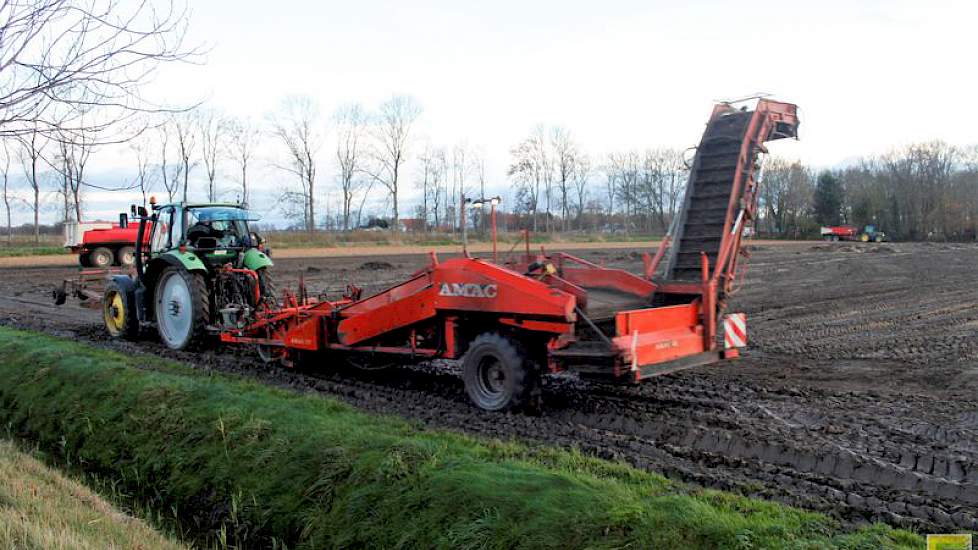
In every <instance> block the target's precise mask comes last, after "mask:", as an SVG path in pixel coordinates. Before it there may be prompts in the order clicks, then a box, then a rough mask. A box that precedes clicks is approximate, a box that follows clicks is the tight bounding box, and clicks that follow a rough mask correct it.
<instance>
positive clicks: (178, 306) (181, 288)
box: [153, 266, 210, 350]
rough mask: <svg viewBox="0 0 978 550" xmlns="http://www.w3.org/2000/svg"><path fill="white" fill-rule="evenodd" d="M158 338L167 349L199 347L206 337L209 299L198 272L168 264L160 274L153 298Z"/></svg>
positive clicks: (204, 282) (205, 283)
mask: <svg viewBox="0 0 978 550" xmlns="http://www.w3.org/2000/svg"><path fill="white" fill-rule="evenodd" d="M153 305H154V308H153V309H154V310H155V311H156V327H157V330H158V331H159V333H160V340H162V341H163V343H164V344H165V345H166V347H168V348H170V349H177V350H180V349H195V348H199V347H200V346H201V344H202V343H203V342H204V340H205V339H206V337H207V320H208V319H209V318H210V301H209V299H208V295H207V282H206V281H205V280H204V276H203V275H201V274H200V273H194V272H190V271H187V270H186V269H184V268H182V267H176V266H173V267H168V268H166V269H165V270H163V273H162V274H161V275H160V279H159V282H158V283H157V284H156V294H155V297H154V304H153Z"/></svg>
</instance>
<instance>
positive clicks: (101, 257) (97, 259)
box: [88, 246, 115, 269]
mask: <svg viewBox="0 0 978 550" xmlns="http://www.w3.org/2000/svg"><path fill="white" fill-rule="evenodd" d="M114 261H115V254H113V253H112V250H110V249H108V248H105V247H104V246H100V247H98V248H96V249H95V250H93V251H91V252H90V253H89V254H88V262H89V263H90V264H91V265H92V267H97V268H99V269H102V268H107V267H112V262H114Z"/></svg>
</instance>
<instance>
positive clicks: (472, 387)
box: [462, 333, 539, 411]
mask: <svg viewBox="0 0 978 550" xmlns="http://www.w3.org/2000/svg"><path fill="white" fill-rule="evenodd" d="M462 379H463V380H464V382H465V391H466V393H468V394H469V398H470V399H472V401H473V402H474V403H475V404H476V405H477V406H478V407H479V408H482V409H485V410H487V411H501V410H515V409H520V408H523V407H526V406H528V405H530V404H531V402H532V400H533V397H534V393H535V390H536V388H537V386H538V384H539V375H538V373H537V371H536V369H535V368H534V365H533V363H532V361H530V360H529V359H528V358H527V357H526V355H525V354H524V353H523V350H522V349H521V347H520V345H519V344H518V343H517V342H516V341H514V340H512V339H510V338H507V337H505V336H502V335H500V334H496V333H485V334H481V335H479V336H477V337H476V339H475V340H474V341H473V342H472V345H471V346H469V350H468V352H467V353H466V354H465V358H464V359H463V360H462Z"/></svg>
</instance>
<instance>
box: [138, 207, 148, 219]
mask: <svg viewBox="0 0 978 550" xmlns="http://www.w3.org/2000/svg"><path fill="white" fill-rule="evenodd" d="M136 215H137V216H139V217H140V218H145V217H146V216H147V213H146V207H145V206H137V207H136Z"/></svg>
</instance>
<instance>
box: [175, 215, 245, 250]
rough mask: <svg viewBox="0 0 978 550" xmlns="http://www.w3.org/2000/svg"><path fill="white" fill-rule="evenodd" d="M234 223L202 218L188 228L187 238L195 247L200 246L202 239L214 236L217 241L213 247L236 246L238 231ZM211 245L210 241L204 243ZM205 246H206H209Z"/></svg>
mask: <svg viewBox="0 0 978 550" xmlns="http://www.w3.org/2000/svg"><path fill="white" fill-rule="evenodd" d="M234 229H235V228H234V224H232V223H231V222H228V221H225V220H201V221H198V222H197V223H195V224H194V225H192V226H191V227H190V229H189V230H187V240H188V241H190V242H191V243H193V245H194V246H195V247H198V248H199V247H200V244H199V243H200V239H202V238H212V239H214V241H215V244H214V245H213V248H222V247H228V246H235V245H236V243H237V240H238V239H237V237H238V235H237V232H236V231H235V230H234ZM204 244H205V245H209V244H210V243H204ZM209 247H210V246H205V247H204V248H209Z"/></svg>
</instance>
